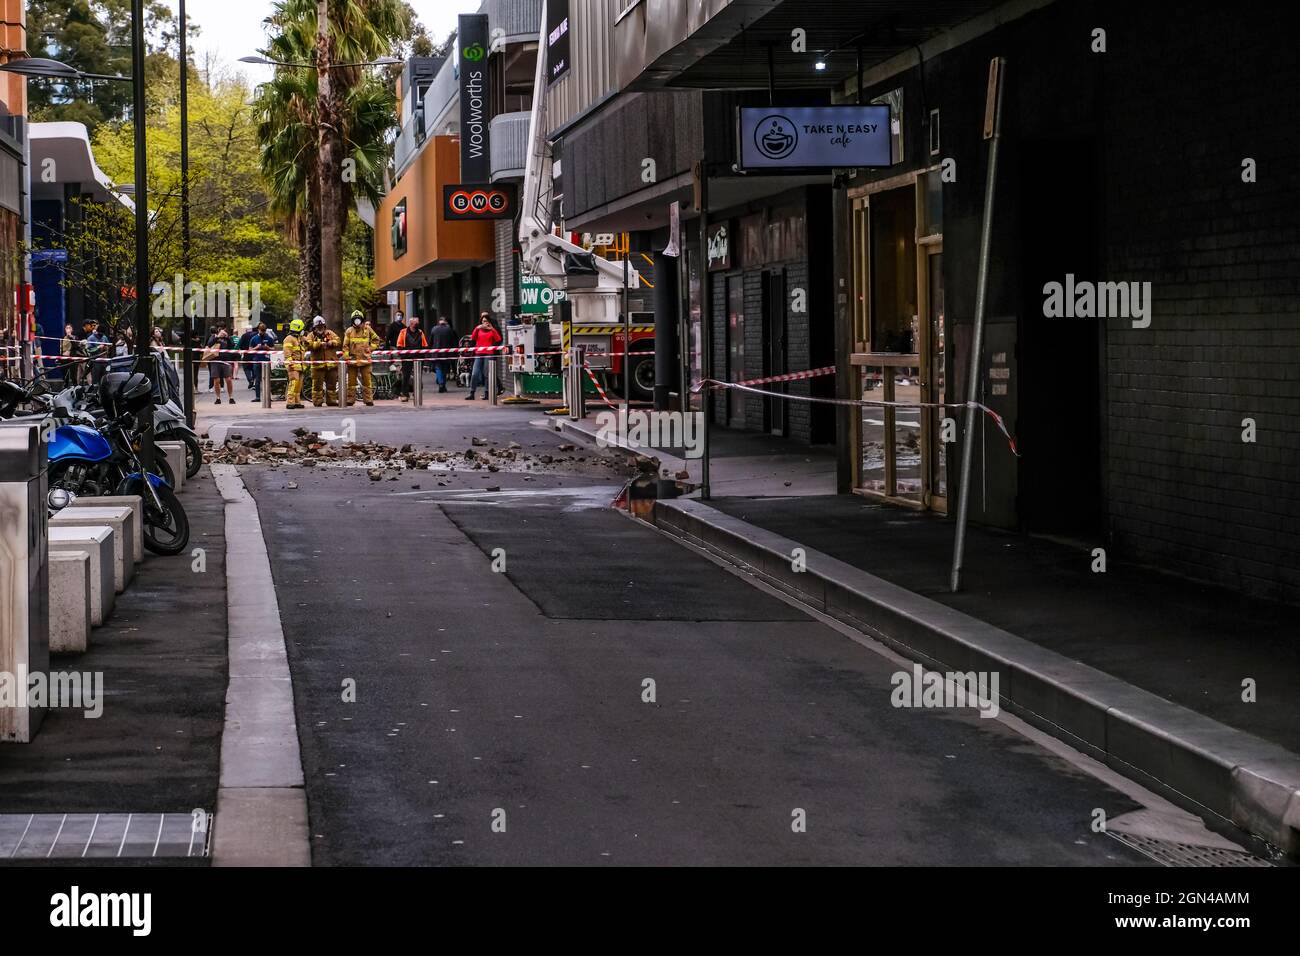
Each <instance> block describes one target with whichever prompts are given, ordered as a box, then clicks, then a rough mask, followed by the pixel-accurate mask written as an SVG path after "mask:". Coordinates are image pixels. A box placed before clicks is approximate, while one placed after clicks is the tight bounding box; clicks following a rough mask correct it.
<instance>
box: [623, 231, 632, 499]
mask: <svg viewBox="0 0 1300 956" xmlns="http://www.w3.org/2000/svg"><path fill="white" fill-rule="evenodd" d="M623 241H624V243H626V245H625V246H624V249H623V401H624V402H625V403H626V405H627V406H628V407H629V408H630V407H631V405H632V313H631V312H629V311H628V309H629V302H628V295H627V291H628V290H627V283H628V280H629V279H630V278H631V276H630V275H629V273H628V269H629V267H630V266H631V264H632V263H631V260H632V233H630V232H625V233H623ZM631 500H632V496H631V495H628V501H629V502H631Z"/></svg>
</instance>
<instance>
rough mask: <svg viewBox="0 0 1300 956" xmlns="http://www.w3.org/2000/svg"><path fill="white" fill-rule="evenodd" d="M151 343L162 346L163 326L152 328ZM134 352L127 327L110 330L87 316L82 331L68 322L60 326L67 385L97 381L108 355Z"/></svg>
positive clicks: (62, 362) (113, 356) (60, 343)
mask: <svg viewBox="0 0 1300 956" xmlns="http://www.w3.org/2000/svg"><path fill="white" fill-rule="evenodd" d="M150 344H151V345H152V346H154V347H157V348H161V347H163V345H164V339H163V331H162V329H159V328H155V329H154V330H153V333H152V335H151V336H150ZM134 353H135V333H134V331H133V330H132V329H130V328H122V329H120V330H118V331H117V332H112V330H111V328H110V327H109V326H108V325H107V324H106V323H104V322H97V321H95V320H93V319H87V320H86V321H85V322H83V323H82V329H81V335H77V332H76V329H75V327H74V326H73V324H72V323H71V322H68V323H65V324H64V326H63V338H62V339H60V341H59V359H60V362H59V364H60V367H61V368H62V370H63V380H64V381H65V382H66V383H67V384H69V385H80V384H84V383H86V382H89V383H90V384H92V385H98V384H99V380H100V379H101V378H103V377H104V373H105V372H107V371H108V369H109V360H110V359H113V358H120V357H122V356H125V355H132V354H134Z"/></svg>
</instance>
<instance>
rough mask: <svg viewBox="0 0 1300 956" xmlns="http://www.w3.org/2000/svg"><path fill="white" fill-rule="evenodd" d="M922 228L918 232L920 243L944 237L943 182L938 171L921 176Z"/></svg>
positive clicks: (917, 236) (931, 171) (934, 170)
mask: <svg viewBox="0 0 1300 956" xmlns="http://www.w3.org/2000/svg"><path fill="white" fill-rule="evenodd" d="M919 192H920V194H921V209H920V210H919V212H920V217H919V218H920V222H921V228H920V229H918V230H917V233H916V238H917V240H918V241H923V240H925V239H933V238H935V237H942V236H943V180H942V178H941V177H940V171H939V170H938V169H932V170H930V171H929V172H928V173H924V174H923V175H922V176H921V188H920V190H919Z"/></svg>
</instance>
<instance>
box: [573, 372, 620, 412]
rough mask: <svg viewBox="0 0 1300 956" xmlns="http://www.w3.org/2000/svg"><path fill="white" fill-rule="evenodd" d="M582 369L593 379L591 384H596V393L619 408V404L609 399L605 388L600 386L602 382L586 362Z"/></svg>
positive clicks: (607, 402)
mask: <svg viewBox="0 0 1300 956" xmlns="http://www.w3.org/2000/svg"><path fill="white" fill-rule="evenodd" d="M582 370H583V371H584V372H586V373H587V378H589V379H591V384H592V385H594V386H596V394H597V395H599V396H600V400H601V401H602V402H604V403H605V404H606V405H608V406H609V407H610V408H618V406H617V405H615V404H614V403H613V402H611V401H610V400H609V396H608V395H606V394H605V390H604V389H603V388H601V387H600V382H599V381H598V380H597V379H596V376H595V375H593V374H592V371H591V369H590V368H589V367H588V366H587V364H586V363H585V362H584V363H583V366H582Z"/></svg>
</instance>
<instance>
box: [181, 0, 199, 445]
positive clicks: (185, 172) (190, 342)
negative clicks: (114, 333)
mask: <svg viewBox="0 0 1300 956" xmlns="http://www.w3.org/2000/svg"><path fill="white" fill-rule="evenodd" d="M178 16H179V17H180V58H181V275H182V276H183V277H184V278H185V281H187V282H188V281H189V271H190V109H189V100H188V98H187V95H186V93H187V90H188V88H189V72H190V70H189V67H190V64H189V58H188V56H187V55H186V50H185V39H186V32H187V30H188V27H189V24H188V23H187V21H186V19H185V0H180V10H179V11H178ZM182 302H183V305H182V306H181V309H182V315H181V328H182V329H183V330H184V331H183V332H182V335H184V340H183V341H182V342H181V345H182V346H183V347H184V349H185V351H184V352H182V353H181V356H182V358H181V370H182V372H183V373H184V374H185V384H184V386H183V394H184V396H185V420H186V422H188V423H189V426H190V428H193V427H194V418H195V416H194V312H193V309H191V308H190V306H189V302H188V300H187V298H185V297H183V298H182Z"/></svg>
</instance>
